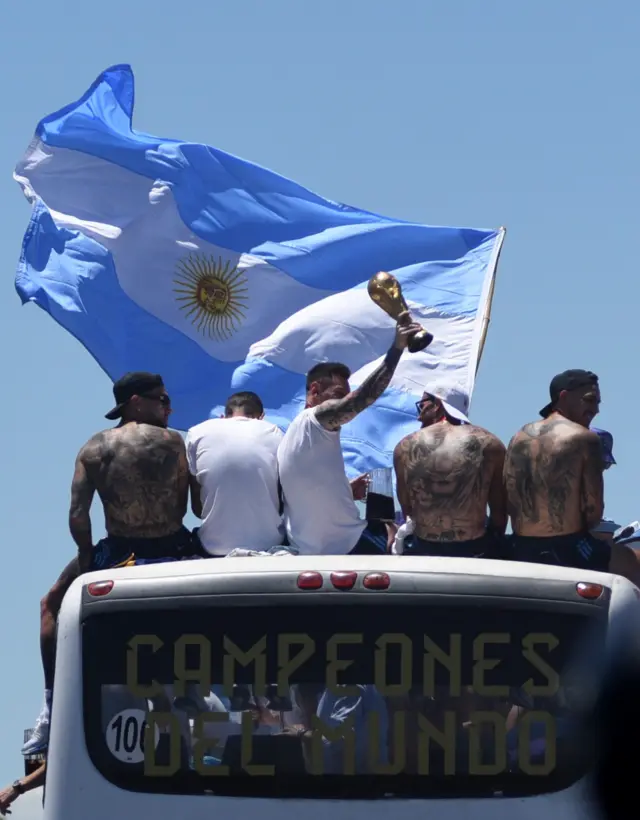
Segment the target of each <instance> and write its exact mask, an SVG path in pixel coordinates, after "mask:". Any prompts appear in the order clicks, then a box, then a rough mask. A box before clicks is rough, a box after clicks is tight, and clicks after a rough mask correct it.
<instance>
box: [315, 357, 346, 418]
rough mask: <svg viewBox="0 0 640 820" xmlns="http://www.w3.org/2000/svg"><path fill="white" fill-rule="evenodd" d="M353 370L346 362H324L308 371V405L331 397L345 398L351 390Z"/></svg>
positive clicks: (317, 403) (316, 403)
mask: <svg viewBox="0 0 640 820" xmlns="http://www.w3.org/2000/svg"><path fill="white" fill-rule="evenodd" d="M350 378H351V371H350V370H349V368H348V367H347V366H346V364H340V363H339V362H322V363H321V364H317V365H315V367H312V368H311V370H310V371H309V372H308V373H307V407H317V406H318V405H319V404H322V402H324V401H328V400H329V399H343V398H344V397H345V396H346V395H347V394H348V393H349V392H350V391H351V388H350V387H349V379H350Z"/></svg>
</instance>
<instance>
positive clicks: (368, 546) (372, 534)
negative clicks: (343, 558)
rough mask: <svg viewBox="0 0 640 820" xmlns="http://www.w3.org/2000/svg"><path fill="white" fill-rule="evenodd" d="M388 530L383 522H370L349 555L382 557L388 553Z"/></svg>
mask: <svg viewBox="0 0 640 820" xmlns="http://www.w3.org/2000/svg"><path fill="white" fill-rule="evenodd" d="M387 540H388V536H387V528H386V527H385V525H384V523H383V522H382V521H368V522H367V526H366V527H365V528H364V530H363V531H362V535H361V536H360V538H359V539H358V543H357V544H356V545H355V547H354V548H353V549H352V550H351V551H350V552H349V553H348V554H349V555H381V554H384V553H386V552H387Z"/></svg>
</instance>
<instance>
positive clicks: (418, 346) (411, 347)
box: [407, 330, 433, 353]
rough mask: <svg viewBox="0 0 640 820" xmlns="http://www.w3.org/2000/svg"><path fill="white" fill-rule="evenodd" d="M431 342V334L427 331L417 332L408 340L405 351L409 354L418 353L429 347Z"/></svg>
mask: <svg viewBox="0 0 640 820" xmlns="http://www.w3.org/2000/svg"><path fill="white" fill-rule="evenodd" d="M432 341H433V334H432V333H429V331H428V330H419V331H418V332H417V333H416V334H415V335H414V336H412V337H411V338H410V339H409V344H408V345H407V349H408V351H409V353H419V352H420V351H421V350H424V349H425V348H426V347H429V345H430V344H431V342H432Z"/></svg>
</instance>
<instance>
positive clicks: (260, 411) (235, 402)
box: [224, 390, 264, 419]
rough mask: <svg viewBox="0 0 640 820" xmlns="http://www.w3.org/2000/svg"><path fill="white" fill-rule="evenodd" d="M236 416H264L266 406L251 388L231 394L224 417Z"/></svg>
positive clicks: (252, 417) (249, 417) (225, 407)
mask: <svg viewBox="0 0 640 820" xmlns="http://www.w3.org/2000/svg"><path fill="white" fill-rule="evenodd" d="M234 416H244V417H245V418H248V419H262V418H264V407H263V405H262V401H261V399H260V396H258V394H257V393H252V392H251V391H250V390H245V391H244V392H242V393H234V394H233V396H229V398H228V399H227V403H226V404H225V406H224V417H225V418H226V419H230V418H233V417H234Z"/></svg>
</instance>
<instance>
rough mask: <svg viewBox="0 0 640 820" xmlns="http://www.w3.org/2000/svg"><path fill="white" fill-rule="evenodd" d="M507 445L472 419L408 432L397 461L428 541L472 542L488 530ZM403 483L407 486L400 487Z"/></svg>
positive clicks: (411, 509) (406, 504)
mask: <svg viewBox="0 0 640 820" xmlns="http://www.w3.org/2000/svg"><path fill="white" fill-rule="evenodd" d="M503 459H504V445H503V444H502V442H501V441H500V440H499V439H498V438H496V436H494V435H493V434H492V433H489V432H488V431H487V430H484V429H482V428H481V427H475V426H474V425H471V424H464V425H459V426H457V425H451V424H434V425H431V426H429V427H424V428H423V429H421V430H418V431H417V432H416V433H413V434H412V435H410V436H407V437H406V438H405V439H403V441H401V442H400V444H399V445H398V447H397V448H396V454H395V466H396V473H397V474H398V485H399V493H400V492H401V491H402V493H403V494H404V496H405V498H404V499H402V498H401V499H400V501H401V503H402V504H403V508H405V510H406V511H407V512H408V514H409V515H410V516H411V518H412V519H413V521H414V523H415V533H416V535H417V536H418V537H419V538H422V539H424V540H426V541H467V540H472V539H475V538H480V537H481V536H483V535H484V533H485V531H486V517H487V503H488V501H489V496H490V493H491V490H492V486H494V485H495V484H496V481H498V482H499V483H501V481H502V465H503ZM400 487H402V490H401V489H400Z"/></svg>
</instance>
